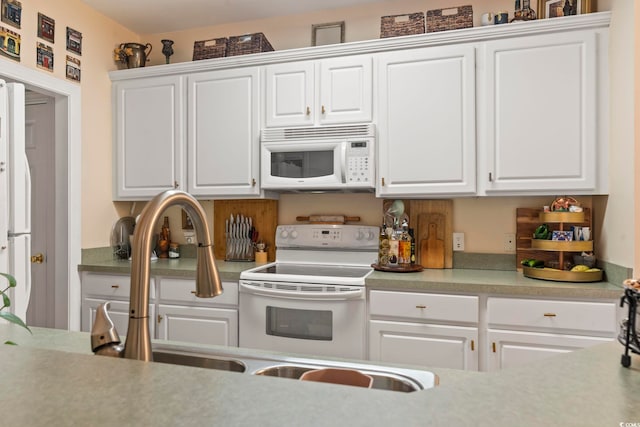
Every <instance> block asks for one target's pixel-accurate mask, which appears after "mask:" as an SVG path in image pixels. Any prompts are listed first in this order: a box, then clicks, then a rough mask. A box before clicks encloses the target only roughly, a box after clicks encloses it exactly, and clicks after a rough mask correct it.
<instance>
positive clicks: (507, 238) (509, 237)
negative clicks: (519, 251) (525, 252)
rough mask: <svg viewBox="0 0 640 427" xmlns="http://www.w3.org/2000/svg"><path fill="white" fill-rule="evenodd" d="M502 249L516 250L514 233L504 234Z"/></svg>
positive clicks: (506, 250) (507, 250)
mask: <svg viewBox="0 0 640 427" xmlns="http://www.w3.org/2000/svg"><path fill="white" fill-rule="evenodd" d="M504 251H505V252H515V251H516V235H515V234H514V233H506V234H505V235H504Z"/></svg>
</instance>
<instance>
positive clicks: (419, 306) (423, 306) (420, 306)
mask: <svg viewBox="0 0 640 427" xmlns="http://www.w3.org/2000/svg"><path fill="white" fill-rule="evenodd" d="M416 308H427V306H426V305H416Z"/></svg>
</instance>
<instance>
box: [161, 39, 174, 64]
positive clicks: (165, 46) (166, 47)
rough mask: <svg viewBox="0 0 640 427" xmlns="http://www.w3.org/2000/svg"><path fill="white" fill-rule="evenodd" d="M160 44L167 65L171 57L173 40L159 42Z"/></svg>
mask: <svg viewBox="0 0 640 427" xmlns="http://www.w3.org/2000/svg"><path fill="white" fill-rule="evenodd" d="M160 41H161V42H162V53H163V54H164V57H165V58H166V61H167V62H166V63H167V64H168V63H169V57H170V56H171V55H173V47H172V46H173V40H166V39H165V40H160Z"/></svg>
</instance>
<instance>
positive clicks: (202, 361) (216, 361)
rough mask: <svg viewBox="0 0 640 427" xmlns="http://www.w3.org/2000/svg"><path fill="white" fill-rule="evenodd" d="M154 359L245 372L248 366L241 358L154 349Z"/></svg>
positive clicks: (174, 363)
mask: <svg viewBox="0 0 640 427" xmlns="http://www.w3.org/2000/svg"><path fill="white" fill-rule="evenodd" d="M153 361H154V362H160V363H170V364H172V365H183V366H195V367H197V368H207V369H218V370H221V371H231V372H245V371H246V370H247V366H246V365H245V364H244V363H242V362H241V361H239V360H234V359H227V358H221V357H215V356H213V355H208V356H203V355H195V354H186V353H180V352H167V351H154V352H153Z"/></svg>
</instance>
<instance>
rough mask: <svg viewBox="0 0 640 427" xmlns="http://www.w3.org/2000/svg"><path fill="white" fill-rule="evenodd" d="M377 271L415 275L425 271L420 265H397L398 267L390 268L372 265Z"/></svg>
mask: <svg viewBox="0 0 640 427" xmlns="http://www.w3.org/2000/svg"><path fill="white" fill-rule="evenodd" d="M371 267H373V269H374V270H376V271H386V272H388V273H415V272H417V271H422V270H424V267H423V266H421V265H420V264H409V265H402V266H401V265H397V266H388V265H378V264H371Z"/></svg>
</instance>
